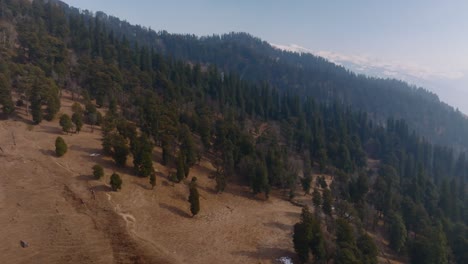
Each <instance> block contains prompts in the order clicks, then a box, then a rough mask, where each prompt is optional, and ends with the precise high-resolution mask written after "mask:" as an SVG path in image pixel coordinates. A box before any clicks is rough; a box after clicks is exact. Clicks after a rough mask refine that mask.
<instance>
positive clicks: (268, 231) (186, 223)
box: [0, 97, 310, 264]
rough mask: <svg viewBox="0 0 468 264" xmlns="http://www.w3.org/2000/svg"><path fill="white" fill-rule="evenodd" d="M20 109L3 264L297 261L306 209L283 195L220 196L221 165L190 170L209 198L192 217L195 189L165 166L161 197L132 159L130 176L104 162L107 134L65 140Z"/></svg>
mask: <svg viewBox="0 0 468 264" xmlns="http://www.w3.org/2000/svg"><path fill="white" fill-rule="evenodd" d="M71 104H72V101H71V100H70V99H69V98H68V97H66V98H64V99H63V100H62V111H63V112H66V113H70V106H71ZM18 112H19V114H18V116H17V117H16V118H15V119H14V120H8V121H0V147H1V150H0V226H1V227H2V228H1V229H0V237H2V239H1V240H0V259H1V261H0V262H2V263H194V264H197V263H204V264H206V263H277V262H276V259H277V258H279V257H283V256H289V257H293V256H294V250H293V248H292V239H291V236H292V225H293V224H294V223H295V222H297V221H298V219H299V213H300V208H299V207H297V206H294V205H292V204H291V203H289V202H287V201H285V200H283V199H281V198H279V197H280V194H278V193H276V194H274V195H273V196H272V197H270V199H269V200H267V201H264V200H262V199H258V198H254V197H252V196H251V194H250V193H249V191H248V189H246V188H245V187H242V186H238V185H230V186H228V188H227V190H226V192H225V193H223V194H216V193H214V185H215V183H214V181H213V180H212V179H209V178H208V175H209V173H210V172H211V169H212V167H211V164H210V163H209V162H208V161H206V160H202V162H201V164H200V165H198V166H196V167H194V168H193V169H192V170H191V173H190V177H191V176H197V177H198V179H199V191H200V195H201V199H200V202H201V211H200V214H199V215H197V216H195V217H191V215H190V210H189V204H188V202H187V198H188V187H187V185H186V184H176V185H173V184H171V183H170V182H169V181H167V179H166V177H165V175H167V170H166V168H164V167H163V166H161V165H160V164H159V163H158V160H155V167H156V168H157V169H158V170H159V171H160V173H159V174H158V178H157V186H156V188H155V189H154V190H151V189H150V184H149V180H148V179H146V178H144V179H142V178H138V177H135V176H133V175H132V169H131V168H130V165H131V163H130V162H128V168H125V169H120V168H116V167H115V166H114V164H113V162H112V161H111V160H110V159H109V158H107V157H104V156H103V155H102V153H101V142H100V137H101V136H100V131H99V129H95V131H94V133H91V132H90V131H91V129H90V127H87V126H85V127H84V128H83V132H81V133H80V134H74V135H65V134H63V133H62V132H61V130H60V127H59V126H58V120H55V121H53V122H42V123H41V124H40V125H38V126H34V127H32V126H31V125H30V121H29V119H30V117H27V116H26V114H25V112H24V109H19V110H18ZM57 136H62V137H63V138H64V139H65V141H66V142H67V144H68V153H67V154H66V155H65V156H64V157H62V158H57V157H55V154H54V142H55V138H56V137H57ZM157 151H159V150H157ZM93 153H96V154H100V155H98V156H90V155H91V154H93ZM96 163H98V164H101V165H102V166H103V167H104V169H105V174H106V176H105V177H104V179H101V180H99V181H96V180H94V179H93V178H92V176H91V167H92V166H93V165H94V164H96ZM114 171H116V172H117V173H119V174H121V175H122V177H123V187H122V190H121V191H119V192H111V191H110V187H109V185H108V182H109V175H110V174H112V172H114ZM190 177H189V178H190ZM93 193H94V194H95V195H93ZM307 199H308V200H310V197H309V198H307ZM21 240H23V241H26V242H28V243H29V247H27V248H22V247H21V246H20V241H21Z"/></svg>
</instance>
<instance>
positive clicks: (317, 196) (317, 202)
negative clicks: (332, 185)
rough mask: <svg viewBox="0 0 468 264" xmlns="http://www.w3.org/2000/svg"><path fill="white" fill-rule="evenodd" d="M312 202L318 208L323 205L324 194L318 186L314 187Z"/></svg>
mask: <svg viewBox="0 0 468 264" xmlns="http://www.w3.org/2000/svg"><path fill="white" fill-rule="evenodd" d="M312 203H313V204H314V206H315V208H317V209H319V208H320V205H322V195H321V194H320V192H319V190H318V189H317V188H314V192H313V193H312Z"/></svg>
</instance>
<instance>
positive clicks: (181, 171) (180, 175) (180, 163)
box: [177, 153, 185, 182]
mask: <svg viewBox="0 0 468 264" xmlns="http://www.w3.org/2000/svg"><path fill="white" fill-rule="evenodd" d="M183 179H185V166H184V157H183V155H182V153H180V154H179V157H178V158H177V181H178V182H181V181H182V180H183Z"/></svg>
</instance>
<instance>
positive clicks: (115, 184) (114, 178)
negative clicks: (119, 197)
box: [110, 172, 122, 192]
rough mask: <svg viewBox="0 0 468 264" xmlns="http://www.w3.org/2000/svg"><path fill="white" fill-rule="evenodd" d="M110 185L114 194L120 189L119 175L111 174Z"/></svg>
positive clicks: (120, 180)
mask: <svg viewBox="0 0 468 264" xmlns="http://www.w3.org/2000/svg"><path fill="white" fill-rule="evenodd" d="M110 185H111V188H112V190H113V191H114V192H116V191H118V190H120V189H122V179H121V178H120V175H119V174H117V173H115V172H114V173H112V175H111V177H110Z"/></svg>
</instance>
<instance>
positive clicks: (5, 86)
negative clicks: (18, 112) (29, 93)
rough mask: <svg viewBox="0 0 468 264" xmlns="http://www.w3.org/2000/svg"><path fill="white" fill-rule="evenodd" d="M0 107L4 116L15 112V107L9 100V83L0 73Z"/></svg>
mask: <svg viewBox="0 0 468 264" xmlns="http://www.w3.org/2000/svg"><path fill="white" fill-rule="evenodd" d="M0 106H2V111H3V113H4V114H11V113H13V111H15V105H14V104H13V100H12V99H11V91H10V81H9V80H8V79H7V78H6V76H5V75H4V74H2V73H0Z"/></svg>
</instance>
